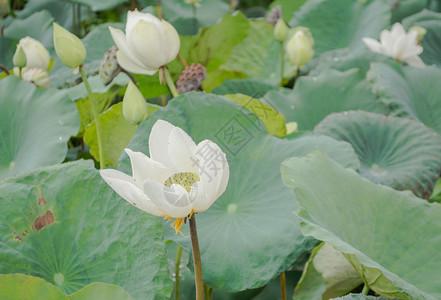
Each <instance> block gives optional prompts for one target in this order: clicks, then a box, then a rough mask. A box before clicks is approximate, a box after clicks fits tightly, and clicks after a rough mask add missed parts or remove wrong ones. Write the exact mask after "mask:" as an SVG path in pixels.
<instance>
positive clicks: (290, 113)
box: [264, 69, 388, 130]
mask: <svg viewBox="0 0 441 300" xmlns="http://www.w3.org/2000/svg"><path fill="white" fill-rule="evenodd" d="M364 78H365V75H364V73H363V72H362V71H360V70H349V71H346V72H339V71H336V70H329V69H328V70H324V71H323V72H321V73H320V74H319V75H318V76H304V77H300V78H299V79H298V80H297V82H296V85H295V87H294V90H293V91H292V92H287V91H286V90H284V91H283V92H282V93H280V92H275V91H271V92H269V93H267V94H266V95H265V97H264V99H266V100H267V101H268V102H269V103H271V105H272V106H274V107H275V108H276V109H277V111H279V112H280V113H282V114H283V115H284V116H285V118H286V120H287V122H291V121H293V122H297V124H298V128H299V130H312V129H313V128H314V126H315V125H317V124H318V123H319V122H320V121H321V120H323V118H324V117H326V116H327V115H329V114H330V113H334V112H342V111H346V110H355V109H361V110H366V111H372V112H380V113H386V112H388V110H387V108H386V106H385V105H384V104H383V103H381V101H379V99H378V98H377V96H376V95H374V94H373V93H372V92H371V88H370V86H369V83H368V82H367V81H366V80H365V79H364Z"/></svg>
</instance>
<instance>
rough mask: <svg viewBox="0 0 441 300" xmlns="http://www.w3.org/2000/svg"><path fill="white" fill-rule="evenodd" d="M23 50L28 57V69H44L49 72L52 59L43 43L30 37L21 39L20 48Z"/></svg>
mask: <svg viewBox="0 0 441 300" xmlns="http://www.w3.org/2000/svg"><path fill="white" fill-rule="evenodd" d="M17 47H18V48H17V49H19V48H21V49H23V52H24V54H25V56H26V65H25V66H26V68H28V69H42V70H44V71H47V69H48V68H49V63H50V61H51V57H50V55H49V52H48V51H47V49H46V48H45V47H44V46H43V44H42V43H40V42H39V41H37V40H36V39H33V38H31V37H29V36H27V37H25V38H22V39H20V41H19V42H18V46H17Z"/></svg>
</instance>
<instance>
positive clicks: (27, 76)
mask: <svg viewBox="0 0 441 300" xmlns="http://www.w3.org/2000/svg"><path fill="white" fill-rule="evenodd" d="M21 76H22V79H23V80H24V81H29V82H31V83H33V84H35V86H36V87H38V88H42V89H47V88H48V87H50V86H51V80H50V78H49V74H48V72H46V71H45V70H42V69H37V68H33V69H28V68H27V67H26V68H25V69H24V70H23V72H22V75H21Z"/></svg>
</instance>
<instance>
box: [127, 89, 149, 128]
mask: <svg viewBox="0 0 441 300" xmlns="http://www.w3.org/2000/svg"><path fill="white" fill-rule="evenodd" d="M147 114H148V107H147V103H146V102H145V99H144V96H143V95H142V94H141V92H140V91H139V89H138V88H137V87H136V85H135V84H134V83H133V82H132V81H130V82H129V85H128V87H127V90H126V93H125V94H124V99H123V115H124V118H126V120H127V121H129V122H130V123H132V124H138V123H140V122H142V121H143V120H144V119H145V117H146V116H147Z"/></svg>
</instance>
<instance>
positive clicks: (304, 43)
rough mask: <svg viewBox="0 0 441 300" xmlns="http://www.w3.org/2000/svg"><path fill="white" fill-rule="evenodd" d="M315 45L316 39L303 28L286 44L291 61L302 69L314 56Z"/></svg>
mask: <svg viewBox="0 0 441 300" xmlns="http://www.w3.org/2000/svg"><path fill="white" fill-rule="evenodd" d="M313 47H314V40H312V38H310V37H308V36H307V35H306V34H305V32H304V31H303V30H298V31H297V32H296V33H295V34H294V36H293V37H292V38H291V39H290V40H289V42H288V44H287V45H286V52H287V54H288V57H289V59H290V61H291V62H292V63H293V64H294V65H296V66H297V68H298V69H300V68H302V67H303V66H304V65H305V64H306V63H307V62H308V61H310V60H311V59H312V58H313V56H314V48H313Z"/></svg>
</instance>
